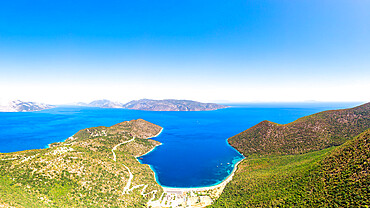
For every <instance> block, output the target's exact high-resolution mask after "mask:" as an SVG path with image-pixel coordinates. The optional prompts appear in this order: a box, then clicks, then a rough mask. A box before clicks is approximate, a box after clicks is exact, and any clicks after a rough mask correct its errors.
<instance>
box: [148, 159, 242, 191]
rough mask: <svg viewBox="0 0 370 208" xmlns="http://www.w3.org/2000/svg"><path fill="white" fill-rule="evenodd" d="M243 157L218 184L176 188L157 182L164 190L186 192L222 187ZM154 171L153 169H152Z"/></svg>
mask: <svg viewBox="0 0 370 208" xmlns="http://www.w3.org/2000/svg"><path fill="white" fill-rule="evenodd" d="M244 159H245V158H243V159H242V160H240V161H239V162H237V163H235V165H234V168H233V171H232V172H231V174H230V175H229V176H228V177H227V178H225V179H224V180H223V181H221V182H220V183H219V184H216V185H212V186H205V187H193V188H191V187H190V188H176V187H165V186H162V185H160V184H159V183H158V182H157V183H158V184H159V185H160V186H162V188H163V191H164V192H178V191H181V192H187V191H207V190H210V189H216V188H219V187H222V186H226V184H228V183H229V182H230V181H231V180H232V178H233V176H234V174H235V172H236V170H237V169H238V165H239V164H240V163H241V162H242V161H243V160H244ZM153 172H154V171H153Z"/></svg>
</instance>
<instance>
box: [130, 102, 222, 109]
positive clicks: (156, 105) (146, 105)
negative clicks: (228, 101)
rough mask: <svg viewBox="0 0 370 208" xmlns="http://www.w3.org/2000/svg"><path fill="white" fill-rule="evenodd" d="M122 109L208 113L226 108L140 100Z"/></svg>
mask: <svg viewBox="0 0 370 208" xmlns="http://www.w3.org/2000/svg"><path fill="white" fill-rule="evenodd" d="M123 107H124V108H127V109H134V110H145V111H209V110H217V109H222V108H227V106H225V105H219V104H215V103H201V102H196V101H192V100H174V99H167V100H149V99H141V100H134V101H131V102H128V103H126V104H124V105H123Z"/></svg>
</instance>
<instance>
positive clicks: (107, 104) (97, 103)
mask: <svg viewBox="0 0 370 208" xmlns="http://www.w3.org/2000/svg"><path fill="white" fill-rule="evenodd" d="M77 105H79V106H88V107H97V108H123V107H122V105H123V104H122V103H119V102H113V101H110V100H105V99H104V100H94V101H92V102H90V103H81V102H80V103H77Z"/></svg>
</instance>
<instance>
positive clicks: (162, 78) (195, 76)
mask: <svg viewBox="0 0 370 208" xmlns="http://www.w3.org/2000/svg"><path fill="white" fill-rule="evenodd" d="M369 11H370V2H369V1H362V0H361V1H360V0H358V1H357V0H352V1H350V0H348V1H341V0H339V1H338V0H337V1H315V0H310V1H288V0H285V1H284V0H282V1H254V0H248V1H247V0H244V1H238V0H236V1H217V0H213V1H208V0H205V1H170V0H166V1H143V0H138V1H118V0H117V1H68V0H67V1H58V2H55V1H47V0H44V1H40V0H35V1H17V0H15V1H2V2H0V89H1V100H3V101H4V100H10V99H23V100H35V101H40V102H48V103H54V104H60V103H68V102H77V101H91V100H94V99H101V98H107V99H112V100H115V101H122V102H124V101H129V100H132V99H140V98H153V99H163V98H175V99H193V100H199V101H207V102H208V101H228V102H251V101H305V100H318V101H369V100H370V94H369V93H368V92H369V90H370V82H369V80H370V12H369ZM1 100H0V101H1Z"/></svg>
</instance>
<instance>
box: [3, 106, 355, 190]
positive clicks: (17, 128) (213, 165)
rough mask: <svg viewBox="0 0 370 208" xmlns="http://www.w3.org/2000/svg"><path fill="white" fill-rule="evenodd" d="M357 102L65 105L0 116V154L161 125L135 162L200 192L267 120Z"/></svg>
mask: <svg viewBox="0 0 370 208" xmlns="http://www.w3.org/2000/svg"><path fill="white" fill-rule="evenodd" d="M358 104H359V103H285V104H284V103H278V104H243V105H233V106H232V107H231V108H226V109H221V110H216V111H201V112H153V111H137V110H126V109H103V108H88V107H73V106H64V107H58V108H54V109H49V110H43V111H39V112H25V113H23V112H22V113H0V152H1V153H7V152H14V151H20V150H28V149H40V148H46V147H47V145H48V144H50V143H53V142H59V141H64V140H65V139H67V138H68V137H70V136H72V135H73V134H75V133H76V132H77V131H79V130H80V129H84V128H89V127H95V126H112V125H114V124H116V123H119V122H122V121H127V120H132V119H138V118H142V119H144V120H147V121H149V122H152V123H155V124H157V125H160V126H162V127H163V128H164V130H163V132H162V133H161V134H160V135H159V136H158V137H156V138H155V140H157V141H159V142H161V143H163V145H161V146H158V147H156V148H155V149H154V150H153V151H151V152H150V153H148V154H146V155H144V156H142V157H141V158H142V159H139V161H140V162H141V163H145V164H149V165H150V166H151V168H152V169H153V171H154V172H155V173H156V178H157V182H158V183H159V184H161V185H162V186H166V187H184V188H185V187H204V186H212V185H216V184H218V183H220V182H222V181H223V180H224V179H225V178H227V177H228V176H229V175H230V173H231V172H232V170H233V168H234V165H235V164H236V163H237V162H238V161H240V160H241V159H242V158H243V156H242V155H240V154H239V153H238V152H237V151H236V150H235V149H233V148H232V147H231V146H229V145H228V143H227V138H229V137H231V136H233V135H236V134H238V133H240V132H242V131H244V130H246V129H247V128H249V127H252V126H253V125H256V124H257V123H259V122H261V121H263V120H269V121H273V122H276V123H280V124H286V123H289V122H292V121H294V120H296V119H298V118H300V117H302V116H307V115H310V114H313V113H317V112H320V111H323V110H331V109H341V108H348V107H354V106H356V105H358Z"/></svg>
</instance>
